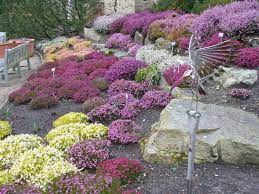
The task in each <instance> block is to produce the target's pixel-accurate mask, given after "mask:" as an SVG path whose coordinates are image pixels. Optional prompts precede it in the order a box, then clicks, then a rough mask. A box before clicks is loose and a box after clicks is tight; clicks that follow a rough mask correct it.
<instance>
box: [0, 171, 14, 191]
mask: <svg viewBox="0 0 259 194" xmlns="http://www.w3.org/2000/svg"><path fill="white" fill-rule="evenodd" d="M13 181H14V177H13V176H12V175H11V174H10V172H9V170H3V171H1V170H0V188H1V187H2V186H3V185H5V184H10V183H12V182H13Z"/></svg>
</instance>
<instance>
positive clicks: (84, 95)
mask: <svg viewBox="0 0 259 194" xmlns="http://www.w3.org/2000/svg"><path fill="white" fill-rule="evenodd" d="M99 95H100V90H99V89H98V88H96V87H95V86H94V85H92V84H89V85H88V86H86V87H84V88H82V89H81V90H79V91H77V92H76V93H74V94H73V100H74V101H75V102H76V103H83V102H84V101H86V100H87V99H89V98H93V97H97V96H99Z"/></svg>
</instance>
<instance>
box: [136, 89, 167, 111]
mask: <svg viewBox="0 0 259 194" xmlns="http://www.w3.org/2000/svg"><path fill="white" fill-rule="evenodd" d="M171 99H172V97H171V95H170V93H169V92H164V91H160V90H154V91H149V92H147V93H145V94H144V96H143V98H142V99H141V100H140V106H141V107H142V108H153V107H165V106H166V105H167V104H169V103H170V100H171Z"/></svg>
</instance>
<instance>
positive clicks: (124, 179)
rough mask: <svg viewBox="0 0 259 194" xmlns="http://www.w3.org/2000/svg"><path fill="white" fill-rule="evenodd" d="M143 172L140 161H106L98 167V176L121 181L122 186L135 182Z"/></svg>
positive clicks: (126, 159) (124, 159) (121, 159)
mask: <svg viewBox="0 0 259 194" xmlns="http://www.w3.org/2000/svg"><path fill="white" fill-rule="evenodd" d="M142 170H143V167H142V166H141V164H140V163H139V162H138V161H134V160H129V159H128V158H115V159H111V160H106V161H104V162H101V163H99V164H98V165H97V174H100V175H104V176H108V177H112V178H115V179H119V180H120V181H121V183H122V184H129V183H132V182H134V181H135V180H136V179H137V178H138V177H139V175H140V174H141V173H142Z"/></svg>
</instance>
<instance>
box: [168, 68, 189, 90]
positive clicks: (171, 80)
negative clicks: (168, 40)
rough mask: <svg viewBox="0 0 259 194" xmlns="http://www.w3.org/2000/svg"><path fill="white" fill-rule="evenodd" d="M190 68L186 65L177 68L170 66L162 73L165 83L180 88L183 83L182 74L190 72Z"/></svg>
mask: <svg viewBox="0 0 259 194" xmlns="http://www.w3.org/2000/svg"><path fill="white" fill-rule="evenodd" d="M190 69H191V67H190V65H188V64H182V65H180V66H178V67H175V66H174V65H172V66H171V67H169V68H168V69H166V70H165V71H164V74H163V76H164V78H165V80H166V82H167V83H168V84H169V85H170V86H172V87H178V86H180V85H181V84H182V83H183V81H184V74H185V72H186V71H188V70H190Z"/></svg>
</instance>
